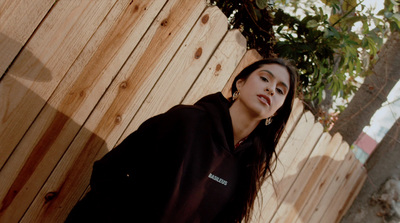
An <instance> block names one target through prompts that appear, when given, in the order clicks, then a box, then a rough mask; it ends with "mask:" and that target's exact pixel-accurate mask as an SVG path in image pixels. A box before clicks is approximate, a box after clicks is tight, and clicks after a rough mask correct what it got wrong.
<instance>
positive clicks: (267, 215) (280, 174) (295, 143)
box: [254, 112, 330, 222]
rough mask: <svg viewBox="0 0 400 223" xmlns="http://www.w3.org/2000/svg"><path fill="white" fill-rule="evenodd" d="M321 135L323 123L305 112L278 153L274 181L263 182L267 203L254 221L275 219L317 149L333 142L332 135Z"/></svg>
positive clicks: (264, 200)
mask: <svg viewBox="0 0 400 223" xmlns="http://www.w3.org/2000/svg"><path fill="white" fill-rule="evenodd" d="M321 134H322V126H321V125H320V124H318V123H317V124H315V123H314V117H313V115H312V114H311V112H306V113H304V114H303V116H302V117H301V118H300V121H299V124H298V125H297V126H296V127H295V129H294V130H293V133H292V134H291V136H290V137H289V139H288V141H287V142H286V144H285V147H284V148H283V149H282V151H281V153H280V154H279V156H278V162H277V166H276V169H275V172H274V173H273V180H274V182H272V181H271V180H272V179H268V180H267V182H265V183H264V185H263V188H262V191H261V194H262V197H263V204H262V207H261V208H262V209H261V210H260V211H259V212H261V216H260V218H256V219H254V220H255V221H254V222H269V221H270V220H271V219H272V217H273V215H274V213H275V211H276V210H277V208H278V207H279V205H280V203H281V202H282V200H283V199H284V197H285V195H286V193H287V191H288V190H289V189H290V187H291V185H292V184H293V182H294V181H295V180H296V177H297V174H298V173H299V172H300V171H301V169H302V168H303V166H304V165H305V163H306V161H307V159H308V157H309V156H310V153H311V151H313V148H314V147H315V148H324V146H326V145H327V143H328V142H329V140H330V136H329V135H326V134H324V135H322V137H321ZM317 142H318V143H317ZM316 144H317V145H316ZM314 151H315V152H313V153H312V154H314V155H311V157H313V156H316V154H318V152H319V153H321V152H320V149H314ZM261 194H260V195H261ZM257 215H260V214H258V213H257V214H256V215H255V216H257Z"/></svg>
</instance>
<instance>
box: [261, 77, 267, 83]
mask: <svg viewBox="0 0 400 223" xmlns="http://www.w3.org/2000/svg"><path fill="white" fill-rule="evenodd" d="M260 78H261V80H262V81H267V82H268V79H267V78H266V77H263V76H260Z"/></svg>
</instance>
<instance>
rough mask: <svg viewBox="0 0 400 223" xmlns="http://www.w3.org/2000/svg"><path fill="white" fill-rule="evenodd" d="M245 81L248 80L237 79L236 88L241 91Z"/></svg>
mask: <svg viewBox="0 0 400 223" xmlns="http://www.w3.org/2000/svg"><path fill="white" fill-rule="evenodd" d="M245 82H246V81H245V80H244V79H239V80H237V81H236V88H237V89H238V91H240V89H241V88H242V86H243V85H244V83H245Z"/></svg>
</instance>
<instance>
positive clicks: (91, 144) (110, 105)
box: [22, 0, 206, 222]
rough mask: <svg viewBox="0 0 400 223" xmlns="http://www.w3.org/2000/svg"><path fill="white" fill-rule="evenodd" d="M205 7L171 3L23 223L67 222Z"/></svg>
mask: <svg viewBox="0 0 400 223" xmlns="http://www.w3.org/2000/svg"><path fill="white" fill-rule="evenodd" d="M205 7H206V4H205V2H204V1H189V0H185V1H182V0H180V1H177V0H174V1H168V3H167V4H166V5H165V6H164V8H163V9H162V11H161V12H160V14H159V15H158V16H157V18H156V19H155V22H154V23H153V24H152V25H151V27H150V28H149V29H148V31H147V32H146V34H145V36H144V37H143V38H142V39H141V41H140V43H139V45H138V46H137V47H136V48H135V50H134V52H133V53H132V54H131V56H130V58H129V59H128V61H127V62H126V63H125V65H124V67H123V68H122V69H121V71H120V72H119V74H118V76H117V77H116V78H115V80H114V81H113V83H112V84H111V86H110V87H109V88H108V90H107V92H106V94H105V95H104V96H103V98H102V99H101V100H100V102H99V104H98V105H97V106H96V108H95V110H94V111H93V113H92V114H91V115H90V117H89V119H88V121H87V122H86V123H85V125H84V128H83V129H81V131H79V133H78V135H77V136H76V138H75V139H74V141H73V142H72V144H71V145H70V147H69V148H68V150H67V152H66V153H65V154H64V156H63V158H62V159H61V160H60V162H59V163H58V165H57V166H56V168H55V170H54V171H53V173H52V175H51V176H50V177H49V179H48V180H47V181H46V184H45V185H44V186H43V188H42V189H41V190H40V191H39V193H38V195H37V196H36V198H35V200H34V201H33V203H32V205H31V206H30V208H29V209H28V211H27V212H26V214H25V215H24V217H23V219H22V222H27V221H28V222H30V221H37V222H53V221H56V220H57V219H64V218H65V217H66V215H67V214H68V213H69V211H70V210H71V208H72V206H73V205H74V204H75V203H76V202H77V200H78V199H79V197H80V196H81V194H82V193H83V192H84V191H85V189H86V187H87V185H88V182H89V178H90V172H91V166H92V164H93V162H94V160H96V159H98V158H100V157H101V156H103V155H104V154H105V153H106V152H107V151H108V150H109V148H112V146H110V147H109V146H108V145H107V144H109V145H114V144H115V143H116V141H117V139H118V138H119V137H120V135H121V134H122V132H123V130H124V129H125V128H126V126H127V125H128V124H129V121H130V120H131V119H132V118H133V115H134V114H135V112H136V111H137V109H138V107H139V105H140V104H141V102H142V101H143V100H144V98H145V96H146V95H147V94H148V93H149V92H150V90H151V89H152V87H153V85H154V84H155V83H156V81H157V79H158V78H159V76H160V75H161V73H162V72H163V70H164V69H165V67H166V66H167V64H168V63H169V62H170V60H171V58H172V57H173V55H174V54H175V53H176V51H177V49H178V48H179V46H180V45H181V43H182V41H183V40H184V39H185V37H186V36H187V35H188V32H189V31H190V30H191V28H192V27H193V25H194V23H195V22H196V21H197V19H198V18H199V16H200V14H201V13H202V12H203V10H204V9H205ZM53 195H56V196H53Z"/></svg>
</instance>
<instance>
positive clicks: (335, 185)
mask: <svg viewBox="0 0 400 223" xmlns="http://www.w3.org/2000/svg"><path fill="white" fill-rule="evenodd" d="M354 160H355V156H354V153H353V152H352V151H349V152H348V153H347V154H346V159H345V161H344V162H343V163H342V164H341V166H340V167H339V169H338V171H337V172H336V174H335V175H334V177H333V181H331V183H330V185H329V186H328V189H327V191H326V193H325V194H324V195H323V196H322V198H321V200H320V202H319V203H318V205H317V207H316V208H315V209H314V211H313V213H312V215H311V217H310V218H309V220H308V221H306V222H308V223H314V222H315V223H319V222H320V221H321V219H322V217H323V215H324V213H325V212H326V211H327V210H329V209H330V206H329V205H330V203H331V201H332V200H333V199H334V198H335V196H336V193H337V192H338V191H339V188H340V186H341V185H342V183H343V181H346V180H347V179H348V178H349V176H350V175H351V170H352V169H353V165H354V164H355V162H354ZM328 212H329V211H328ZM303 222H304V221H303Z"/></svg>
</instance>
